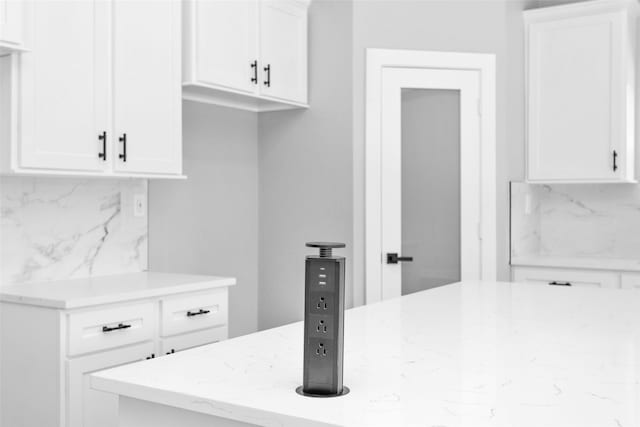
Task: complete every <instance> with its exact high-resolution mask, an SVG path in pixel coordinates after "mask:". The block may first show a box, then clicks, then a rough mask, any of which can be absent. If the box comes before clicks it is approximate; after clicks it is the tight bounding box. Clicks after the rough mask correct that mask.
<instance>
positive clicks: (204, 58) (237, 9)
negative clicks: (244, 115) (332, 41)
mask: <svg viewBox="0 0 640 427" xmlns="http://www.w3.org/2000/svg"><path fill="white" fill-rule="evenodd" d="M308 7H309V1H307V0H233V1H224V0H221V1H209V0H188V1H185V2H184V11H183V19H184V33H183V37H184V38H183V80H184V89H183V98H184V99H189V100H193V101H200V102H208V103H213V104H218V105H223V106H229V107H234V108H241V109H246V110H250V111H273V110H282V109H290V108H305V107H307V14H308Z"/></svg>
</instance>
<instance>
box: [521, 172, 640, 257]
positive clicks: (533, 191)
mask: <svg viewBox="0 0 640 427" xmlns="http://www.w3.org/2000/svg"><path fill="white" fill-rule="evenodd" d="M638 235H640V187H639V186H636V185H612V184H562V185H561V184H558V185H540V184H526V183H520V182H513V183H511V257H512V259H513V258H520V257H530V256H543V257H567V258H571V257H575V258H606V259H637V258H640V239H638V238H637V236H638Z"/></svg>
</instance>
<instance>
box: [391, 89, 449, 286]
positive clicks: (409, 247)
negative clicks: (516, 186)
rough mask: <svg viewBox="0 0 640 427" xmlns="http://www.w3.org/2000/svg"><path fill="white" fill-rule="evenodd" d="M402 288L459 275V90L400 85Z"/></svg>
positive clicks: (437, 283) (439, 282)
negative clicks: (405, 259) (407, 87)
mask: <svg viewBox="0 0 640 427" xmlns="http://www.w3.org/2000/svg"><path fill="white" fill-rule="evenodd" d="M401 114H402V119H401V125H402V252H401V254H402V255H403V256H412V257H413V262H404V263H402V294H403V295H406V294H410V293H413V292H418V291H422V290H425V289H430V288H433V287H437V286H442V285H446V284H449V283H454V282H458V281H460V276H461V274H460V91H458V90H448V89H402V100H401Z"/></svg>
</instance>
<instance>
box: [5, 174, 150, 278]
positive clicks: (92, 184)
mask: <svg viewBox="0 0 640 427" xmlns="http://www.w3.org/2000/svg"><path fill="white" fill-rule="evenodd" d="M134 194H143V195H144V197H145V198H146V197H147V181H146V180H139V179H136V180H131V179H125V180H115V179H114V180H99V179H77V178H42V177H40V178H31V177H7V176H3V177H1V178H0V209H1V211H0V237H1V238H0V285H3V286H4V285H9V284H16V283H24V282H33V281H38V282H41V281H49V280H65V279H70V278H82V277H91V276H100V275H108V274H120V273H131V272H139V271H143V270H146V268H147V216H146V215H145V216H142V217H136V216H134V214H133V198H134Z"/></svg>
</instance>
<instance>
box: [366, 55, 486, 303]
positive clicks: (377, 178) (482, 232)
mask: <svg viewBox="0 0 640 427" xmlns="http://www.w3.org/2000/svg"><path fill="white" fill-rule="evenodd" d="M385 68H415V69H438V70H463V71H477V72H478V74H479V80H480V100H479V103H478V108H479V113H480V135H479V139H480V168H479V170H480V173H479V176H478V180H479V182H480V187H479V188H480V190H479V191H480V194H479V198H480V201H481V202H480V218H479V225H478V232H479V237H480V258H481V259H480V271H481V279H482V280H496V269H497V265H496V93H495V92H496V82H495V55H494V54H484V53H459V52H432V51H416V50H395V49H367V68H366V124H365V132H366V133H365V236H364V237H365V245H364V247H365V248H364V249H365V302H366V304H370V303H373V302H377V301H380V300H382V299H383V294H384V295H399V294H400V293H399V291H398V290H396V289H394V290H385V291H384V292H383V283H382V262H383V253H382V216H381V207H382V204H381V199H382V197H381V196H382V192H381V190H382V170H381V159H382V132H381V123H382V121H381V114H382V102H381V101H382V74H383V73H382V71H383V69H385Z"/></svg>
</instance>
